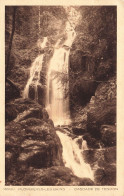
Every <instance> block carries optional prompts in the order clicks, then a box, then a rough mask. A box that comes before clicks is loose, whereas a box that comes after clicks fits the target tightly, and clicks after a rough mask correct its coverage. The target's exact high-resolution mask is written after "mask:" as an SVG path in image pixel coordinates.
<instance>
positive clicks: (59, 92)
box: [46, 22, 76, 125]
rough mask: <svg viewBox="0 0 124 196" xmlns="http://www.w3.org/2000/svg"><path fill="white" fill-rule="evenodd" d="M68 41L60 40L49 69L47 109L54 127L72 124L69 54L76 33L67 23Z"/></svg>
mask: <svg viewBox="0 0 124 196" xmlns="http://www.w3.org/2000/svg"><path fill="white" fill-rule="evenodd" d="M65 32H66V33H65V36H66V39H65V40H64V41H62V40H61V39H59V40H58V41H57V43H56V45H55V48H54V54H53V56H52V58H51V61H50V64H49V68H48V79H47V102H46V109H47V111H48V113H49V116H50V118H51V119H52V120H53V122H54V125H68V124H70V122H71V120H70V111H69V94H68V90H69V78H68V77H69V73H68V69H69V54H70V47H71V45H72V43H73V40H74V38H75V35H76V34H75V31H74V29H73V28H72V27H71V26H70V24H69V23H68V22H67V23H66V30H65Z"/></svg>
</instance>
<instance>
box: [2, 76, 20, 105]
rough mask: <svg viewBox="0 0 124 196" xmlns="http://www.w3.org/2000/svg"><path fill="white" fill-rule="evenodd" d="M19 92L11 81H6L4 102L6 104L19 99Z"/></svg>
mask: <svg viewBox="0 0 124 196" xmlns="http://www.w3.org/2000/svg"><path fill="white" fill-rule="evenodd" d="M19 97H20V90H19V88H18V87H17V85H16V84H14V83H13V82H12V81H11V80H9V79H6V83H5V100H6V102H8V101H10V100H13V99H16V98H19Z"/></svg>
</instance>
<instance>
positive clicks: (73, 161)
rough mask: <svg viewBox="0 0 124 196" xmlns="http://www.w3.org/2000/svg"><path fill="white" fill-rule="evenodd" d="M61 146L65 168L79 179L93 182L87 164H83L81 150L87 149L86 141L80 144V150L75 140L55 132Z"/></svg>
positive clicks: (91, 173)
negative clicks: (87, 179) (88, 179)
mask: <svg viewBox="0 0 124 196" xmlns="http://www.w3.org/2000/svg"><path fill="white" fill-rule="evenodd" d="M57 135H58V136H59V138H60V140H61V143H62V146H63V161H64V163H65V166H66V167H69V168H70V169H71V170H72V172H73V173H74V174H75V175H76V176H78V177H80V178H84V177H86V178H90V179H92V180H93V172H92V170H91V167H90V165H89V164H87V163H85V162H84V159H83V156H82V150H83V149H87V145H86V141H83V142H82V148H81V149H79V146H78V144H77V140H78V138H76V139H72V138H71V137H69V136H68V135H67V134H65V133H62V132H60V131H57Z"/></svg>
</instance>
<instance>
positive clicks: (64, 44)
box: [23, 22, 93, 180]
mask: <svg viewBox="0 0 124 196" xmlns="http://www.w3.org/2000/svg"><path fill="white" fill-rule="evenodd" d="M75 36H76V33H75V30H74V28H73V27H72V25H71V24H70V23H69V22H67V23H66V29H65V35H63V38H64V39H63V38H60V39H59V40H58V41H57V43H56V44H55V46H54V53H53V56H52V58H51V60H50V63H49V66H48V72H47V94H46V109H47V111H48V113H49V116H50V118H51V119H52V120H53V122H54V125H55V126H57V125H69V124H70V123H71V119H70V110H69V93H68V91H69V73H68V68H69V54H70V48H71V46H72V43H73V41H74V39H75ZM47 41H48V40H47V37H45V38H44V39H43V42H40V41H39V42H38V47H39V48H42V49H43V48H45V47H46V43H47ZM43 60H44V54H40V55H39V56H38V57H37V58H36V59H35V61H34V62H33V64H32V66H31V69H30V78H29V80H28V82H27V84H26V87H25V89H24V92H23V97H24V98H28V97H30V96H29V90H30V86H32V85H33V88H34V89H35V93H34V94H35V98H34V99H35V101H36V102H38V86H41V85H42V84H41V82H40V73H41V71H42V66H43ZM57 135H58V136H59V138H60V141H61V143H62V146H63V160H64V162H65V166H66V167H69V168H70V169H71V170H72V172H73V173H74V174H75V175H76V176H78V177H81V178H83V177H88V178H90V179H92V180H93V172H92V170H91V168H90V165H88V164H86V163H85V161H84V159H83V157H82V150H86V149H87V145H86V141H83V143H82V149H80V148H79V146H78V144H77V139H73V140H72V138H71V137H69V136H68V135H67V134H66V133H62V132H60V131H57Z"/></svg>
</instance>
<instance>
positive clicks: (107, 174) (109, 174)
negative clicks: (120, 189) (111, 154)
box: [94, 165, 116, 186]
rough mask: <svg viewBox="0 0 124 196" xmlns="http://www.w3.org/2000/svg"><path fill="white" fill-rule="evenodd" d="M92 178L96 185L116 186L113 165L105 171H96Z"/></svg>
mask: <svg viewBox="0 0 124 196" xmlns="http://www.w3.org/2000/svg"><path fill="white" fill-rule="evenodd" d="M94 176H95V183H96V185H100V186H109V185H110V186H115V185H116V167H115V166H114V165H109V166H107V168H105V169H97V170H96V172H95V174H94Z"/></svg>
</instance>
